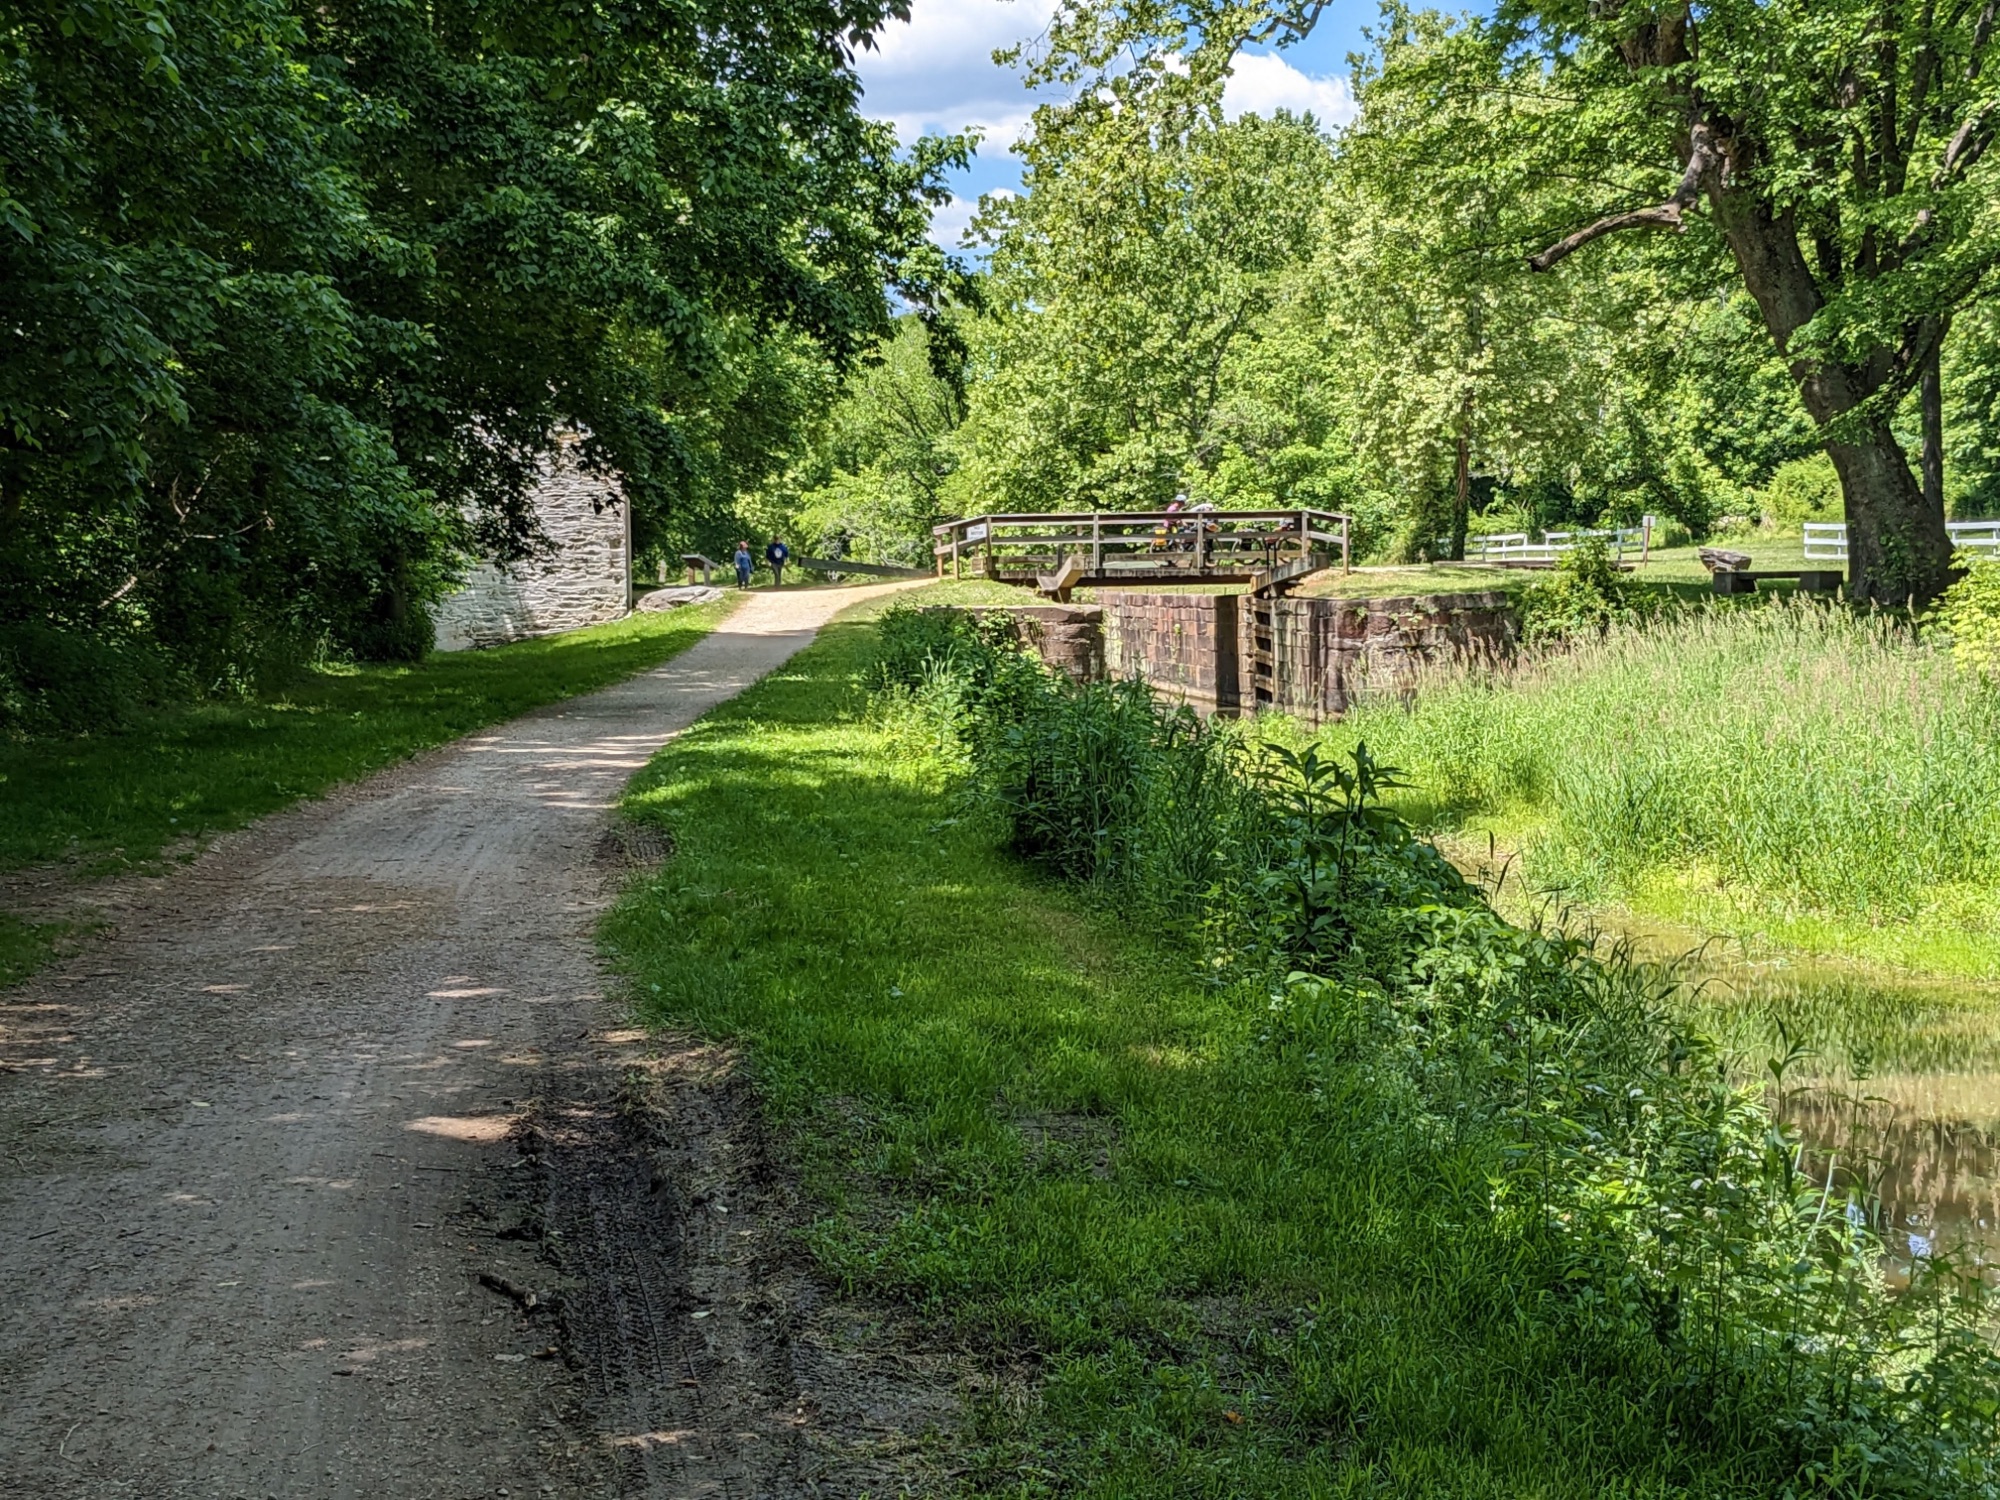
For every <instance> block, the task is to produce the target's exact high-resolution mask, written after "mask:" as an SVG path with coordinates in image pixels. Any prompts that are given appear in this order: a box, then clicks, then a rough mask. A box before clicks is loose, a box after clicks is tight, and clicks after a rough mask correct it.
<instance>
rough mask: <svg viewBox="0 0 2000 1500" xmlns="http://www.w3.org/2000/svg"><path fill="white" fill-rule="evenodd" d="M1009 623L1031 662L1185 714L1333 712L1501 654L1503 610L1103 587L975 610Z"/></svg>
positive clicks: (1430, 602)
mask: <svg viewBox="0 0 2000 1500" xmlns="http://www.w3.org/2000/svg"><path fill="white" fill-rule="evenodd" d="M975 612H976V613H978V614H981V615H987V616H992V615H1004V616H1006V617H1007V618H1009V619H1010V620H1013V621H1015V622H1016V626H1015V628H1016V630H1017V631H1018V633H1019V635H1020V638H1021V639H1022V640H1023V641H1025V642H1026V643H1027V644H1029V645H1031V646H1033V647H1034V648H1035V650H1036V651H1037V653H1039V654H1040V656H1041V658H1042V660H1044V661H1045V662H1047V663H1048V664H1049V665H1050V666H1053V667H1057V668H1060V669H1061V670H1062V671H1064V672H1067V673H1068V674H1069V675H1070V676H1071V677H1073V678H1075V679H1076V680H1077V681H1079V682H1092V681H1096V680H1099V679H1101V678H1105V677H1111V678H1125V677H1137V678H1140V679H1142V680H1144V681H1145V682H1146V683H1148V684H1149V685H1151V686H1152V687H1153V689H1154V690H1155V691H1157V692H1158V693H1159V694H1160V695H1161V696H1163V697H1166V698H1170V699H1173V700H1175V701H1178V702H1181V703H1185V704H1187V705H1188V706H1189V707H1191V708H1193V709H1194V710H1195V711H1196V712H1197V713H1200V714H1203V715H1207V714H1215V713H1220V714H1224V715H1235V714H1254V713H1288V714H1296V715H1297V716H1298V717H1300V718H1302V719H1306V720H1308V721H1310V722H1312V723H1315V724H1317V723H1320V722H1322V721H1324V720H1326V719H1332V718H1338V717H1339V716H1340V715H1341V714H1342V713H1344V712H1346V710H1347V707H1348V705H1349V704H1351V703H1352V702H1353V701H1354V700H1355V699H1356V698H1358V697H1360V696H1361V695H1363V694H1364V693H1370V692H1393V691H1395V690H1397V689H1398V688H1401V687H1402V686H1404V685H1406V684H1407V683H1408V682H1409V681H1410V680H1411V679H1412V678H1413V677H1414V676H1415V674H1416V673H1417V671H1418V670H1419V669H1420V668H1422V667H1423V666H1424V665H1425V664H1426V663H1429V662H1433V661H1442V660H1444V659H1446V658H1448V657H1451V656H1455V655H1463V654H1466V653H1475V654H1487V655H1492V656H1507V655H1511V654H1512V652H1513V650H1514V645H1515V624H1514V609H1513V606H1512V604H1511V603H1510V602H1509V601H1508V597H1507V595H1505V594H1503V593H1498V592H1489V593H1469V594H1432V595H1421V594H1420V595H1414V596H1410V597H1405V598H1394V599H1283V598H1274V599H1255V598H1250V597H1248V596H1246V595H1240V594H1138V593H1122V592H1120V593H1106V594H1105V596H1104V602H1103V603H1102V604H1099V605H1074V606H1072V605H1017V606H1010V607H1006V608H997V609H982V610H978V611H975Z"/></svg>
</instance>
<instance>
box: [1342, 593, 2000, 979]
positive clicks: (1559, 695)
mask: <svg viewBox="0 0 2000 1500" xmlns="http://www.w3.org/2000/svg"><path fill="white" fill-rule="evenodd" d="M1327 738H1328V739H1329V740H1331V741H1333V742H1335V743H1337V744H1350V743H1352V742H1354V741H1355V740H1359V739H1366V740H1367V741H1368V742H1369V744H1370V745H1371V747H1372V748H1374V749H1375V751H1376V752H1377V753H1378V754H1379V755H1381V756H1382V757H1384V758H1385V759H1387V760H1388V761H1390V762H1391V763H1393V764H1396V765H1398V766H1401V767H1403V768H1404V769H1405V771H1406V772H1407V773H1408V775H1409V778H1410V780H1411V781H1412V782H1413V783H1414V786H1413V788H1412V789H1411V790H1410V791H1409V792H1408V793H1406V794H1405V806H1406V807H1409V808H1410V809H1412V810H1413V811H1415V812H1417V813H1418V814H1419V815H1420V816H1422V817H1423V818H1424V819H1425V820H1426V821H1427V822H1428V823H1429V824H1430V825H1431V826H1433V827H1436V828H1438V829H1441V830H1459V831H1467V830H1473V831H1491V832H1493V833H1495V834H1496V835H1497V836H1498V837H1499V838H1500V839H1501V841H1502V842H1505V843H1511V844H1513V845H1515V846H1516V847H1518V848H1519V849H1520V850H1521V851H1522V853H1523V854H1524V856H1525V859H1526V863H1527V866H1528V870H1529V872H1530V873H1531V875H1532V876H1533V877H1534V879H1535V880H1536V881H1537V882H1538V883H1539V884H1541V885H1543V886H1549V887H1558V888H1561V889H1563V890H1566V891H1567V892H1569V893H1570V894H1571V895H1572V896H1573V897H1574V898H1575V899H1578V900H1581V901H1585V902H1596V901H1617V902H1624V903H1626V904H1629V905H1633V906H1635V907H1637V908H1639V909H1642V910H1646V911H1651V912H1655V913H1657V914H1660V915H1664V916H1668V917H1671V918H1673V919H1674V920H1678V921H1684V922H1687V923H1689V924H1692V925H1697V926H1703V927H1706V928H1708V929H1709V930H1713V931H1724V932H1756V933H1762V934H1764V935H1765V936H1766V937H1767V938H1768V939H1770V940H1773V941H1776V942H1779V943H1785V944H1790V945H1794V946H1803V947H1809V948H1814V949H1818V950H1820V951H1830V952H1848V953H1858V954H1865V955H1868V956H1872V957H1876V958H1879V959H1885V960H1889V961H1894V962H1903V963H1912V964H1920V965H1923V966H1926V967H1934V968H1941V969H1947V970H1951V971H1955V972H1971V973H1980V972H1986V973H1994V972H2000V965H1996V959H2000V797H1996V796H1995V795H1994V789H1995V788H1996V787H2000V690H1996V689H1995V688H1994V686H1993V685H1991V684H1989V683H1984V682H1982V681H1980V680H1979V679H1977V678H1974V677H1970V676H1967V675H1966V674H1964V673H1961V672H1959V671H1957V670H1955V669H1954V668H1953V666H1952V664H1951V662H1950V660H1949V658H1948V657H1947V656H1946V655H1945V654H1944V653H1942V652H1939V651H1936V650H1933V649H1931V648H1930V647H1928V646H1926V645H1924V644H1921V643H1919V642H1917V641H1915V640H1913V639H1912V638H1911V636H1910V634H1909V633H1908V631H1907V630H1906V629H1905V628H1904V627H1902V626H1900V625H1897V624H1894V623H1892V622H1890V621H1888V620H1885V619H1874V618H1867V617H1858V616H1855V615H1853V614H1851V613H1848V612H1846V611H1844V610H1841V609H1837V608H1830V607H1825V606H1819V605H1813V604H1806V605H1792V604H1785V603H1775V604H1768V605H1762V606H1758V607H1754V608H1748V609H1726V610H1712V611H1711V610H1701V611H1694V612H1688V613H1685V614H1681V615H1678V616H1675V617H1670V618H1668V619H1665V620H1660V621H1654V622H1651V623H1649V624H1646V625H1643V626H1633V627H1630V628H1622V629H1618V630H1614V631H1613V632H1612V633H1611V634H1609V635H1608V636H1606V637H1605V638H1604V639H1603V640H1602V641H1596V642H1591V643H1588V644H1584V645H1581V646H1579V647H1577V648H1576V649H1575V650H1573V651H1570V652H1566V653H1562V654H1558V655H1554V656H1550V657H1546V658H1542V659H1539V660H1534V661H1530V662H1527V663H1525V664H1523V665H1522V666H1521V667H1520V668H1519V669H1518V670H1517V671H1515V672H1513V673H1511V674H1506V675H1502V676H1500V677H1497V678H1496V677H1493V676H1491V675H1486V674H1482V673H1480V672H1477V671H1472V670H1451V671H1444V672H1439V673H1436V674H1433V675H1432V676H1431V677H1429V678H1427V679H1426V680H1424V681H1422V682H1420V683H1419V684H1418V685H1417V688H1416V691H1415V693H1414V695H1413V696H1412V697H1411V698H1410V700H1409V701H1408V702H1407V704H1405V703H1396V704H1390V703H1382V704H1378V705H1375V706H1372V707H1369V708H1366V709H1364V710H1363V711H1361V712H1359V713H1357V714H1355V715H1353V716H1352V717H1351V718H1350V719H1348V720H1347V721H1346V722H1344V723H1342V724H1340V725H1338V726H1335V727H1333V728H1332V729H1330V730H1329V731H1328V732H1327Z"/></svg>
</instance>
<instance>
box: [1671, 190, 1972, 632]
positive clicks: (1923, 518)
mask: <svg viewBox="0 0 2000 1500" xmlns="http://www.w3.org/2000/svg"><path fill="white" fill-rule="evenodd" d="M1709 202H1710V203H1711V204H1712V205H1713V206H1714V208H1715V213H1716V221H1717V223H1718V225H1719V226H1720V228H1721V229H1722V232H1723V236H1724V238H1726V239H1727V240H1728V242H1729V248H1730V250H1731V251H1732V252H1733V253H1734V255H1735V257H1736V264H1737V266H1738V268H1739V269H1740V270H1741V271H1742V273H1743V283H1744V285H1745V286H1746V287H1748V288H1749V290H1750V295H1751V296H1752V297H1754V298H1756V299H1757V306H1758V308H1759V310H1761V311H1762V313H1763V315H1764V326H1765V328H1766V329H1767V330H1768V331H1769V332H1770V335H1771V339H1772V341H1773V342H1774V343H1775V344H1776V345H1777V346H1778V352H1779V353H1780V354H1784V355H1789V354H1790V353H1791V342H1792V336H1793V335H1794V334H1796V333H1797V332H1798V331H1799V330H1800V329H1801V328H1803V327H1804V326H1805V325H1806V324H1807V323H1808V322H1810V321H1811V320H1812V318H1813V316H1814V314H1816V313H1817V312H1818V311H1819V309H1820V306H1821V299H1820V292H1819V285H1818V283H1817V282H1816V281H1815V280H1814V278H1813V273H1812V271H1811V269H1810V268H1809V267H1808V266H1807V264H1806V258H1805V254H1804V252H1803V251H1802V250H1801V249H1800V248H1799V237H1798V231H1797V228H1796V226H1795V225H1794V224H1793V223H1792V221H1791V218H1790V216H1789V215H1786V216H1784V217H1774V216H1773V215H1772V214H1771V213H1770V212H1769V210H1768V209H1767V208H1766V207H1765V206H1764V205H1763V204H1762V203H1760V202H1758V201H1757V200H1756V199H1755V198H1754V197H1752V196H1751V195H1750V194H1748V193H1746V192H1744V191H1742V190H1741V189H1739V188H1736V187H1733V186H1730V185H1728V184H1726V183H1724V182H1723V181H1721V180H1720V178H1718V179H1717V180H1716V181H1715V183H1714V185H1713V186H1712V187H1711V190H1710V195H1709ZM1792 374H1793V376H1794V377H1795V378H1796V379H1797V380H1798V382H1799V395H1800V397H1801V398H1802V399H1803V401H1804V402H1805V408H1806V410H1807V412H1809V413H1810V414H1811V416H1812V419H1813V423H1814V425H1816V426H1817V427H1818V428H1819V430H1820V433H1821V441H1822V443H1823V444H1824V445H1825V447H1826V453H1827V457H1829V458H1831V459H1832V460H1833V467H1834V469H1835V471H1836V472H1837V473H1838V474H1839V475H1840V493H1841V498H1842V499H1843V500H1844V501H1845V503H1846V509H1847V567H1848V571H1847V593H1848V597H1849V598H1851V599H1854V600H1857V601H1862V602H1866V603H1870V604H1881V605H1887V606H1900V605H1906V604H1914V605H1916V606H1918V607H1922V606H1924V605H1928V604H1929V603H1930V602H1931V601H1932V600H1934V599H1935V598H1937V596H1938V595H1939V594H1940V593H1942V592H1943V591H1944V587H1945V585H1946V584H1947V583H1949V582H1950V581H1951V540H1950V537H1949V536H1948V535H1947V533H1946V532H1945V529H1944V509H1943V507H1942V506H1934V505H1930V504H1928V503H1927V502H1926V500H1925V497H1924V492H1923V489H1922V487H1921V486H1920V485H1919V484H1918V483H1917V477H1916V475H1915V474H1913V473H1912V472H1911V471H1910V460H1909V456H1908V455H1907V454H1906V453H1904V452H1903V445H1902V444H1901V443H1899V442H1897V441H1896V436H1895V434H1894V433H1892V432H1891V431H1890V430H1889V422H1888V418H1887V416H1886V415H1885V414H1873V413H1868V412H1866V411H1864V410H1863V408H1864V407H1865V405H1866V403H1867V402H1868V400H1869V398H1871V397H1872V396H1874V395H1876V394H1877V393H1878V392H1879V391H1880V390H1881V388H1882V383H1883V379H1884V376H1885V375H1886V371H1884V372H1883V373H1882V374H1876V373H1873V372H1870V371H1866V370H1857V369H1853V368H1850V367H1848V366H1845V365H1839V364H1833V363H1819V362H1814V361H1810V360H1805V359H1794V360H1793V361H1792ZM1836 424H1837V425H1836ZM1829 430H1831V431H1832V432H1833V433H1835V434H1837V435H1838V436H1837V438H1836V437H1834V436H1829V435H1828V433H1829Z"/></svg>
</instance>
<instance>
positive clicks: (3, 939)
mask: <svg viewBox="0 0 2000 1500" xmlns="http://www.w3.org/2000/svg"><path fill="white" fill-rule="evenodd" d="M75 931H76V929H75V927H74V926H73V925H72V924H70V923H68V922H24V921H22V920H21V918H19V917H16V916H10V915H9V914H8V913H6V912H4V911H0V990H4V989H5V988H7V986H8V985H10V984H19V983H20V982H21V981H22V980H23V979H26V978H27V977H28V976H29V975H30V974H32V973H34V972H35V971H36V970H37V969H39V968H41V966H42V965H43V964H45V963H47V962H48V961H49V960H50V959H51V958H53V957H54V956H55V953H56V949H57V948H58V946H60V945H61V943H62V942H63V940H64V939H65V938H68V937H71V936H73V935H74V933H75Z"/></svg>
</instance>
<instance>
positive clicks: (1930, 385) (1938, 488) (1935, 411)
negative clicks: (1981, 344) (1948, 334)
mask: <svg viewBox="0 0 2000 1500" xmlns="http://www.w3.org/2000/svg"><path fill="white" fill-rule="evenodd" d="M1918 404H1919V405H1920V406H1921V407H1922V408H1923V425H1924V504H1926V505H1928V506H1930V507H1932V508H1933V509H1934V510H1936V511H1937V513H1938V514H1939V515H1943V514H1944V340H1943V339H1939V340H1938V341H1937V343H1935V344H1933V345H1932V346H1931V353H1930V358H1928V359H1926V360H1925V361H1924V380H1923V386H1922V392H1921V395H1920V397H1919V400H1918Z"/></svg>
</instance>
